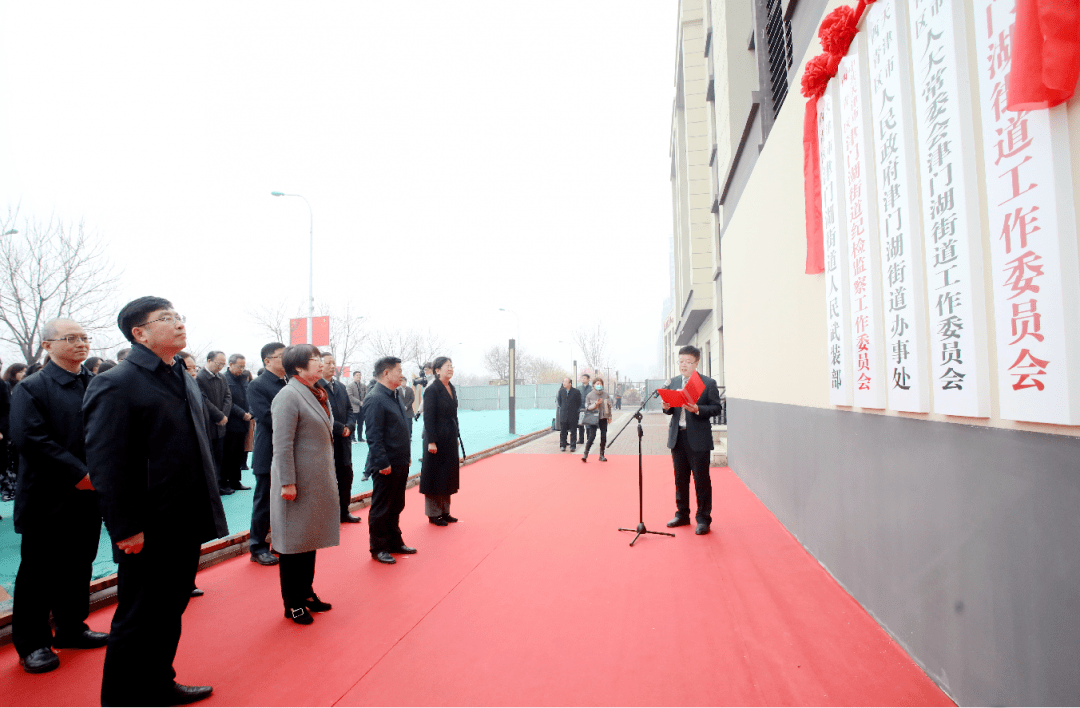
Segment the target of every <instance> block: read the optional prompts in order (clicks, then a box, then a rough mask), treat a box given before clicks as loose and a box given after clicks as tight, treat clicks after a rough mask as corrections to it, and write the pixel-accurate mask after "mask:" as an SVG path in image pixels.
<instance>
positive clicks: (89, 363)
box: [83, 356, 105, 371]
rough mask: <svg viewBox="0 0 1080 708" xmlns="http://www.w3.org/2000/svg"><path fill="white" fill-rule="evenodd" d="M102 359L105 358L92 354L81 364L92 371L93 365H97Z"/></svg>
mask: <svg viewBox="0 0 1080 708" xmlns="http://www.w3.org/2000/svg"><path fill="white" fill-rule="evenodd" d="M103 361H105V360H104V359H102V358H101V357H99V356H92V357H90V358H89V359H87V360H86V361H84V362H83V366H85V367H86V370H87V371H93V370H94V367H95V366H97V365H98V364H100V363H101V362H103Z"/></svg>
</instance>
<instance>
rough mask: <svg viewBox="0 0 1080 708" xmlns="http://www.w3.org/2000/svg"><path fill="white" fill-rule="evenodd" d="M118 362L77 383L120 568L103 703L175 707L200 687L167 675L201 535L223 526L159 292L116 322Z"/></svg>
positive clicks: (197, 415) (203, 690) (183, 337)
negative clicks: (126, 348) (83, 385)
mask: <svg viewBox="0 0 1080 708" xmlns="http://www.w3.org/2000/svg"><path fill="white" fill-rule="evenodd" d="M117 324H118V325H119V326H120V331H121V332H123V334H124V336H125V337H127V339H128V341H130V342H131V344H132V346H131V353H130V354H129V355H128V356H127V358H126V359H124V361H123V363H121V364H119V365H118V366H116V367H114V368H112V369H109V370H108V371H107V372H105V373H104V374H100V375H98V376H95V377H94V378H93V379H91V381H90V385H89V386H88V387H87V389H86V397H85V399H84V401H83V421H84V425H85V429H86V464H87V468H88V469H89V472H90V481H91V482H92V483H93V485H94V488H95V489H97V491H98V496H99V499H100V502H101V510H102V515H103V516H104V517H105V527H106V528H107V529H108V531H109V536H110V537H111V538H112V542H113V559H114V560H115V561H116V562H117V564H118V565H119V572H118V575H119V578H118V588H119V600H118V603H117V606H116V612H115V614H114V615H113V621H112V630H111V632H110V634H109V644H108V648H107V649H106V651H105V666H104V669H103V672H102V680H101V702H102V705H178V704H184V703H191V702H193V701H197V700H200V699H202V698H206V697H207V696H209V695H210V693H211V692H212V691H213V688H212V687H210V686H184V685H182V684H178V683H176V681H175V680H174V679H175V677H176V672H175V670H174V669H173V659H174V658H175V656H176V648H177V645H178V644H179V642H180V626H181V625H180V623H181V617H182V615H183V614H184V610H185V609H186V608H187V604H188V601H189V599H190V596H191V589H192V588H193V587H194V583H195V574H196V572H197V571H198V569H199V553H200V549H201V546H202V544H203V543H204V542H206V541H209V540H212V539H214V538H220V537H222V536H225V535H227V534H228V533H229V529H228V526H227V525H226V523H225V512H224V510H223V509H222V507H221V497H220V495H219V494H218V486H217V478H216V477H217V475H216V470H215V467H214V457H213V454H212V453H211V451H210V441H209V439H208V438H207V435H206V425H205V415H206V414H205V411H204V409H203V396H202V392H201V391H200V389H199V386H198V384H197V383H195V381H194V380H193V379H192V378H191V377H190V376H188V374H187V371H186V370H185V368H184V362H183V361H182V360H181V359H180V357H178V356H177V354H178V353H179V352H180V351H182V350H183V348H184V345H185V344H186V343H187V332H186V330H185V328H184V318H183V317H182V316H181V315H179V314H177V313H176V311H175V310H174V309H173V306H172V303H170V302H169V301H168V300H165V299H164V298H159V297H141V298H139V299H137V300H133V301H131V302H129V303H128V304H127V305H125V306H124V307H123V309H121V310H120V314H119V316H118V317H117Z"/></svg>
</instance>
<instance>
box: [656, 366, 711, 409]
mask: <svg viewBox="0 0 1080 708" xmlns="http://www.w3.org/2000/svg"><path fill="white" fill-rule="evenodd" d="M656 392H657V393H659V394H660V398H662V399H664V403H667V404H668V405H669V406H674V407H676V408H679V407H681V406H685V405H687V404H688V403H697V401H698V399H699V398H701V394H703V393H705V382H704V381H702V380H701V376H699V375H698V372H696V371H695V372H694V373H693V374H692V375H691V376H690V380H689V381H687V382H686V384H685V385H684V386H683V387H682V388H680V389H679V390H677V391H676V390H674V389H670V388H660V389H657V390H656Z"/></svg>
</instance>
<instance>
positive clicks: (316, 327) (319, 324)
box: [311, 317, 330, 347]
mask: <svg viewBox="0 0 1080 708" xmlns="http://www.w3.org/2000/svg"><path fill="white" fill-rule="evenodd" d="M311 343H312V344H314V345H315V346H317V347H328V346H330V318H329V317H316V318H314V319H313V320H312V321H311Z"/></svg>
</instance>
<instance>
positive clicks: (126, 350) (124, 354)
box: [116, 347, 131, 361]
mask: <svg viewBox="0 0 1080 708" xmlns="http://www.w3.org/2000/svg"><path fill="white" fill-rule="evenodd" d="M130 353H131V347H124V348H123V349H120V350H119V351H117V352H116V360H117V361H123V360H124V359H127V355H128V354H130Z"/></svg>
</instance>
